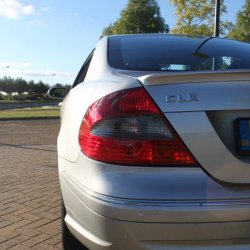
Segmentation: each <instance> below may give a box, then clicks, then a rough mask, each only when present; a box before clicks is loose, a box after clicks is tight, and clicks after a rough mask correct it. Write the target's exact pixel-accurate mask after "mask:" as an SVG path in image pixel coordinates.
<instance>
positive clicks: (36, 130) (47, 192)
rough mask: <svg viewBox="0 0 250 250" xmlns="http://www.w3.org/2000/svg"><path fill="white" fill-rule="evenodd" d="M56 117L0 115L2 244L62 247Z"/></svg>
mask: <svg viewBox="0 0 250 250" xmlns="http://www.w3.org/2000/svg"><path fill="white" fill-rule="evenodd" d="M58 128H59V120H57V119H55V120H33V121H0V188H1V189H0V249H12V250H14V249H18V250H19V249H21V250H22V249H46V250H49V249H61V248H62V245H61V230H60V188H59V183H58V178H57V167H56V166H57V158H56V145H55V144H56V136H57V133H58Z"/></svg>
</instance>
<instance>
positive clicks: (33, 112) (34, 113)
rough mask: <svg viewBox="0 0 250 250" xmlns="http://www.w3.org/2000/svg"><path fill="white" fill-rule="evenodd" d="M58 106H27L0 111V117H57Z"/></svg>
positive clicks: (58, 112)
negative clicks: (27, 107)
mask: <svg viewBox="0 0 250 250" xmlns="http://www.w3.org/2000/svg"><path fill="white" fill-rule="evenodd" d="M59 114H60V108H59V107H55V108H29V109H10V110H3V111H0V119H22V118H30V119H31V118H47V117H59Z"/></svg>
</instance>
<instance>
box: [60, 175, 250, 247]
mask: <svg viewBox="0 0 250 250" xmlns="http://www.w3.org/2000/svg"><path fill="white" fill-rule="evenodd" d="M60 181H61V186H62V192H63V199H64V202H65V206H66V210H67V216H66V218H65V221H66V223H67V225H68V227H69V229H70V230H71V232H72V233H73V234H74V235H75V237H76V238H78V239H79V240H80V241H81V242H82V243H83V244H84V245H86V246H87V247H89V248H90V249H121V250H122V249H124V250H125V249H135V250H136V249H138V250H139V249H166V248H167V249H172V250H176V249H185V250H186V249H218V250H219V249H250V203H249V201H248V200H241V201H240V200H238V201H237V202H234V203H233V202H231V204H229V201H228V202H227V201H224V202H223V203H222V202H220V203H218V202H217V203H216V202H214V203H210V204H205V203H201V202H184V201H181V202H174V203H173V202H172V203H171V202H160V201H158V203H156V202H155V201H154V202H150V201H143V200H132V199H130V200H129V199H118V198H115V197H107V196H103V195H100V194H98V193H95V192H93V191H91V190H88V189H87V188H85V187H83V186H81V184H80V183H78V182H77V180H76V179H74V178H73V177H72V176H71V175H69V174H68V173H67V172H62V174H60Z"/></svg>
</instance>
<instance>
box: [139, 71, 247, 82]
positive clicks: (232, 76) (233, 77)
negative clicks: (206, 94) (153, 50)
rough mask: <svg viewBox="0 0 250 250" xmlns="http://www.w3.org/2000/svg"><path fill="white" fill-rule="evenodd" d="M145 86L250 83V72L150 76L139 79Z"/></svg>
mask: <svg viewBox="0 0 250 250" xmlns="http://www.w3.org/2000/svg"><path fill="white" fill-rule="evenodd" d="M138 79H139V80H140V81H141V82H142V83H143V84H144V85H162V84H177V83H201V82H228V81H230V82H232V81H248V82H249V81H250V70H230V71H199V72H181V73H173V74H166V73H165V74H162V73H157V74H150V75H146V76H142V77H139V78H138Z"/></svg>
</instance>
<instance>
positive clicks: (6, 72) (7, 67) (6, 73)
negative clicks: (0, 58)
mask: <svg viewBox="0 0 250 250" xmlns="http://www.w3.org/2000/svg"><path fill="white" fill-rule="evenodd" d="M9 68H10V66H9V65H7V66H4V67H3V69H5V77H6V78H7V77H8V69H9Z"/></svg>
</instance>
